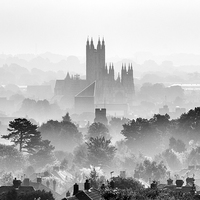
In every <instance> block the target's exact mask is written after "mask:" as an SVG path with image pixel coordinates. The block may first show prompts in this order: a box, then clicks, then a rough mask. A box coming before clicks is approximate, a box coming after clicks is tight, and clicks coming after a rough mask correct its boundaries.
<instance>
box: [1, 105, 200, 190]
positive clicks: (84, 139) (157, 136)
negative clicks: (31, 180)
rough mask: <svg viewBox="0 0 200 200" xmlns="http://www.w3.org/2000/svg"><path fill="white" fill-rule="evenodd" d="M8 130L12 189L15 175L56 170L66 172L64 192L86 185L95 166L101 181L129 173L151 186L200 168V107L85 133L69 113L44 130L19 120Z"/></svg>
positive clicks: (6, 156)
mask: <svg viewBox="0 0 200 200" xmlns="http://www.w3.org/2000/svg"><path fill="white" fill-rule="evenodd" d="M7 130H8V134H5V135H2V138H3V139H5V140H8V141H10V145H5V144H3V143H2V144H0V169H1V172H0V175H1V185H9V184H12V178H13V177H14V176H19V177H21V176H24V175H25V176H26V177H29V176H31V175H32V174H33V173H42V172H46V173H51V172H52V171H54V170H56V171H62V172H65V176H66V177H65V178H64V181H61V180H60V181H58V182H59V184H58V188H57V190H58V191H59V192H62V191H63V190H64V188H66V187H69V186H70V184H72V183H74V182H81V181H83V180H84V179H85V177H87V176H89V175H88V174H89V173H90V172H91V171H92V170H93V167H95V169H96V170H97V171H98V176H99V177H100V176H104V175H105V176H106V177H109V176H110V172H111V171H114V172H115V174H119V173H120V171H126V173H127V175H128V176H132V177H135V178H141V179H143V180H144V181H146V182H148V180H149V178H151V179H152V180H153V179H154V180H159V181H165V182H166V179H167V178H168V177H169V172H171V174H173V172H175V171H176V172H177V171H179V170H181V169H182V168H187V167H188V166H189V165H197V164H199V163H200V145H199V141H200V136H199V132H200V107H196V108H195V109H191V110H190V111H188V112H187V113H184V114H182V115H181V116H180V117H179V118H177V119H173V120H171V119H170V117H169V115H167V114H166V115H160V114H155V115H154V116H153V117H152V118H149V119H147V118H136V119H127V118H117V117H112V118H111V119H110V120H109V123H108V125H104V124H102V123H100V122H95V123H92V124H88V125H87V127H86V128H85V129H84V130H83V129H81V130H82V132H81V131H80V127H78V126H77V125H76V122H74V121H72V119H71V117H70V115H69V113H67V114H66V115H64V116H63V117H62V119H61V120H60V121H57V120H49V121H47V122H45V123H43V124H41V125H37V124H35V122H31V121H30V120H29V119H26V118H17V119H14V120H12V121H10V122H9V126H8V127H7ZM116 138H117V139H116Z"/></svg>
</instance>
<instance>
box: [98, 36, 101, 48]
mask: <svg viewBox="0 0 200 200" xmlns="http://www.w3.org/2000/svg"><path fill="white" fill-rule="evenodd" d="M97 49H101V42H100V38H99V40H98V44H97Z"/></svg>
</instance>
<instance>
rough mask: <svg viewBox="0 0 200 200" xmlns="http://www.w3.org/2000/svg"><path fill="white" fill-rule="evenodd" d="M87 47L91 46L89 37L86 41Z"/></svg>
mask: <svg viewBox="0 0 200 200" xmlns="http://www.w3.org/2000/svg"><path fill="white" fill-rule="evenodd" d="M86 45H87V47H88V46H90V43H89V38H87V43H86Z"/></svg>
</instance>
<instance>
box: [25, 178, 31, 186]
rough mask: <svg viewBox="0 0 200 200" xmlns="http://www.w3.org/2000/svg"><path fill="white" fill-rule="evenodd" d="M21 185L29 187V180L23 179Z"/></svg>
mask: <svg viewBox="0 0 200 200" xmlns="http://www.w3.org/2000/svg"><path fill="white" fill-rule="evenodd" d="M23 185H24V186H29V185H30V180H29V178H25V179H24V181H23Z"/></svg>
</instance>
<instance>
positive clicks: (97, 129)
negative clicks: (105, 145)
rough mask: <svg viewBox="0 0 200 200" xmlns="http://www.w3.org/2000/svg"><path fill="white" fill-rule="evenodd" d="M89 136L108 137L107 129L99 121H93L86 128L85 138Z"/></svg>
mask: <svg viewBox="0 0 200 200" xmlns="http://www.w3.org/2000/svg"><path fill="white" fill-rule="evenodd" d="M90 137H93V138H95V137H105V138H106V139H110V135H109V130H108V128H107V127H106V126H105V125H104V124H102V123H100V122H94V123H93V124H91V125H90V126H89V128H88V133H87V136H86V138H87V139H89V138H90Z"/></svg>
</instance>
